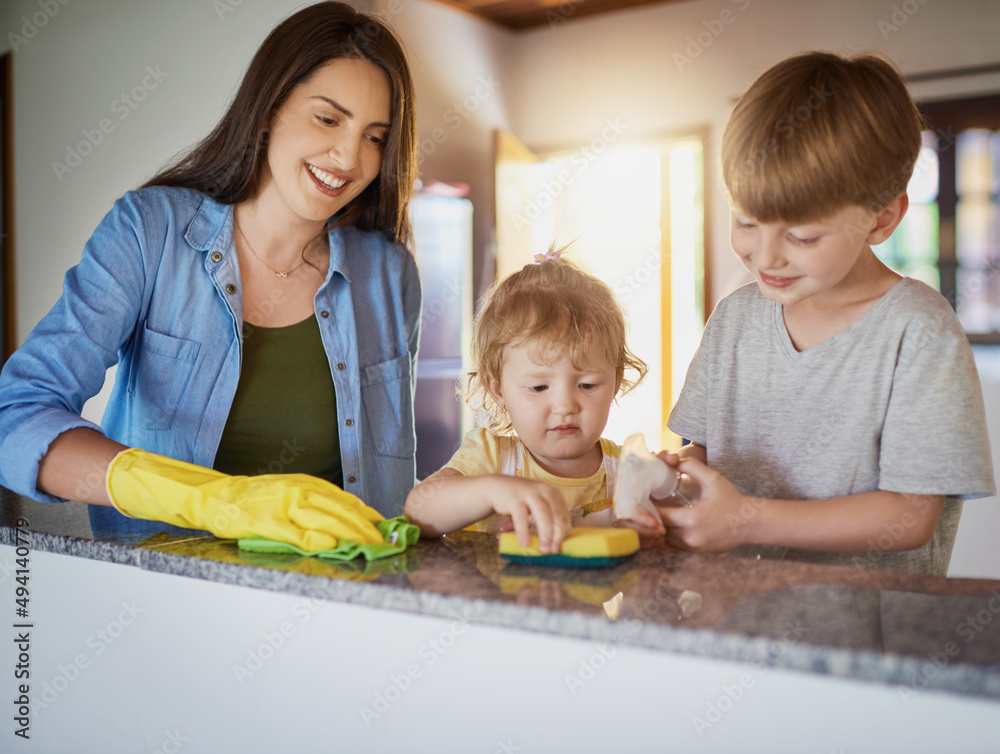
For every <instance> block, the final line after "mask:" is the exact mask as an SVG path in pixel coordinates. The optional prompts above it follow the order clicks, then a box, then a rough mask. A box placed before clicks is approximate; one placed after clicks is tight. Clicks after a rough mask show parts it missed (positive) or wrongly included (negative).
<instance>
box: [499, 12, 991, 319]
mask: <svg viewBox="0 0 1000 754" xmlns="http://www.w3.org/2000/svg"><path fill="white" fill-rule="evenodd" d="M567 5H570V4H565V3H564V4H563V6H567ZM563 6H560V7H563ZM899 6H905V7H906V8H912V9H915V12H914V13H913V14H912V15H906V14H905V12H903V11H902V8H900V12H901V13H903V15H902V16H895V22H894V15H893V14H894V11H893V8H894V7H899ZM569 12H570V14H571V11H569ZM900 18H902V19H905V22H904V23H902V24H899V23H898V21H899V19H900ZM727 19H728V20H729V23H726V20H727ZM891 27H896V29H897V30H895V31H894V30H893V29H892V28H891ZM997 39H1000V3H997V2H989V1H988V0H949V2H941V1H940V0H937V1H936V2H935V1H934V0H919V1H918V0H906V1H905V2H904V0H898V2H895V3H890V2H872V0H840V1H839V2H835V3H834V2H829V1H828V0H693V1H692V2H679V3H668V4H656V5H650V6H643V7H640V8H638V9H636V10H634V11H628V12H622V13H615V14H610V15H598V16H591V17H587V18H582V19H578V20H574V19H572V15H570V17H569V20H568V21H567V22H565V23H561V24H556V25H554V26H548V27H544V28H540V29H538V30H534V31H531V32H528V33H525V34H522V35H520V36H519V37H518V39H517V48H516V50H517V54H516V55H515V56H514V58H513V61H514V69H513V72H514V77H513V83H512V88H513V89H515V90H516V92H517V97H516V98H515V99H514V100H513V102H514V104H515V106H514V108H513V109H512V111H511V120H512V124H513V128H514V131H515V133H516V134H517V135H518V136H519V137H520V139H521V140H522V141H524V142H525V143H526V144H528V145H529V146H532V147H536V148H545V147H549V146H568V147H574V146H576V145H578V144H584V143H587V142H589V141H590V140H591V139H592V138H594V137H595V136H596V135H597V134H599V133H600V131H601V128H602V125H603V123H604V120H605V118H608V117H611V118H617V119H619V120H620V121H622V122H623V123H625V124H627V125H628V132H627V133H626V134H625V135H624V136H623V137H622V139H623V140H624V139H627V138H640V137H648V136H651V135H652V136H656V135H659V134H663V133H666V132H669V131H673V130H676V129H685V128H690V127H694V126H701V125H708V126H709V127H710V128H711V131H712V143H711V144H710V145H709V155H710V156H711V159H712V165H711V170H712V174H711V176H710V178H711V183H712V185H713V191H712V203H711V206H710V212H711V223H712V224H711V239H712V240H711V258H712V269H713V273H714V275H713V281H714V285H713V291H712V296H711V298H712V302H713V304H714V302H716V301H718V299H719V298H721V297H722V296H724V295H725V294H726V293H728V292H730V291H732V290H733V289H734V288H735V287H736V286H738V285H739V284H740V283H741V282H743V281H745V280H748V279H749V278H747V277H746V276H745V271H744V270H743V268H742V266H741V265H740V264H739V262H738V261H737V259H736V256H735V255H734V254H733V253H732V252H731V251H730V248H729V232H728V221H729V216H728V204H727V202H726V200H725V197H724V195H723V194H722V192H721V191H720V190H719V189H718V187H717V186H718V184H717V175H718V174H717V167H716V159H715V158H716V154H717V151H718V139H719V137H720V136H721V133H722V129H723V127H724V126H725V123H726V119H727V118H728V116H729V112H730V110H731V108H732V105H733V102H734V100H735V98H736V97H738V96H739V95H740V94H741V93H742V92H743V91H744V90H746V88H747V87H748V86H749V85H750V84H751V83H752V82H753V81H754V79H756V78H757V76H759V75H760V74H761V73H762V72H763V71H764V70H765V69H767V68H769V67H770V66H771V65H773V64H774V63H777V62H778V61H779V60H782V59H783V58H785V57H787V56H788V55H791V54H792V53H795V52H798V51H802V50H810V49H825V50H832V51H835V52H841V53H847V54H850V53H856V52H864V51H880V52H882V53H884V54H887V55H888V56H889V57H890V58H891V59H893V60H895V61H896V62H897V63H898V64H899V65H900V67H901V68H902V70H903V71H904V72H906V73H913V72H918V71H928V70H937V69H942V68H956V67H961V66H970V65H976V64H983V63H995V62H997V59H998V55H997V53H998V49H1000V48H998V45H997ZM705 42H708V44H707V45H703V44H702V43H705ZM685 58H686V59H685ZM987 90H988V91H998V90H1000V75H998V74H994V75H993V76H983V77H979V78H978V79H963V80H952V81H947V82H943V83H942V82H935V83H932V84H931V83H928V84H920V85H919V86H916V85H915V86H914V87H913V91H914V94H915V96H917V97H918V98H919V97H930V96H932V95H940V94H942V93H947V94H954V93H956V92H958V91H961V92H969V91H987Z"/></svg>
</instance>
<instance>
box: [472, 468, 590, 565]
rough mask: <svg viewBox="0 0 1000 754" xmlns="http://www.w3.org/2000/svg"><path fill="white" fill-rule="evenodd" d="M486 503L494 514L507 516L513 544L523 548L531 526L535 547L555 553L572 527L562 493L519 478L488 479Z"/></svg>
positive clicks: (541, 484) (545, 485)
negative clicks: (515, 535) (510, 526)
mask: <svg viewBox="0 0 1000 754" xmlns="http://www.w3.org/2000/svg"><path fill="white" fill-rule="evenodd" d="M491 482H492V487H491V491H492V493H491V495H490V503H491V504H492V506H493V510H495V511H496V512H497V513H504V514H507V515H509V516H510V518H511V523H512V524H513V525H514V531H515V532H517V541H518V542H520V543H521V545H522V546H524V547H527V546H528V544H530V542H531V531H530V527H531V524H534V525H535V528H536V529H537V530H538V545H539V547H540V548H541V550H542V552H544V553H557V552H559V551H560V549H561V548H562V543H563V540H564V539H566V537H568V536H569V533H570V530H571V528H572V523H571V521H570V515H569V509H568V508H567V507H566V499H565V498H564V497H563V495H562V493H561V492H560V491H559V490H558V489H556V488H555V487H553V486H552V485H551V484H547V483H546V482H536V481H534V480H532V479H522V478H520V477H508V476H497V477H494V478H493V479H491Z"/></svg>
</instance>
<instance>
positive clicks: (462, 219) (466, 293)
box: [410, 185, 473, 479]
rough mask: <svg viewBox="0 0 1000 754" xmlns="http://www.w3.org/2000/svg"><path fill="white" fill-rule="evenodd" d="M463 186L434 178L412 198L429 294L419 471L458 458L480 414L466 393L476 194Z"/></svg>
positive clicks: (421, 355) (418, 412)
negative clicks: (460, 391) (462, 392)
mask: <svg viewBox="0 0 1000 754" xmlns="http://www.w3.org/2000/svg"><path fill="white" fill-rule="evenodd" d="M442 192H445V193H442ZM460 192H461V189H458V190H457V191H456V189H455V188H454V187H446V188H441V187H438V188H435V187H434V186H433V185H432V186H428V187H425V188H422V189H421V190H420V191H419V192H418V193H417V194H416V195H415V196H414V198H413V200H412V203H411V205H410V217H411V221H412V223H413V237H414V255H415V257H416V261H417V267H418V268H419V270H420V282H421V285H422V287H423V300H424V305H423V313H422V316H421V335H420V350H419V352H418V354H417V390H416V397H415V399H414V414H415V421H416V432H417V478H418V479H425V478H426V477H428V476H429V475H430V474H432V473H434V472H435V471H437V470H438V469H439V468H441V467H442V466H443V465H444V464H445V463H446V462H447V461H448V459H449V458H451V456H452V454H453V453H454V452H455V451H456V450H457V449H458V446H459V444H460V443H461V440H462V436H463V434H464V433H465V432H466V431H468V429H470V428H471V427H472V421H473V414H472V412H471V411H470V410H469V409H468V408H467V406H466V404H465V402H464V401H463V400H462V398H461V397H460V396H459V394H458V388H459V386H460V384H461V380H462V376H463V369H464V365H465V364H467V363H468V354H469V345H470V343H471V340H472V308H473V301H472V202H470V201H469V200H468V199H466V198H464V196H460V195H458V196H456V195H455V194H456V193H460Z"/></svg>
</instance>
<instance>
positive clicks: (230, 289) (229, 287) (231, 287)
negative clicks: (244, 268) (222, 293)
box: [226, 283, 236, 295]
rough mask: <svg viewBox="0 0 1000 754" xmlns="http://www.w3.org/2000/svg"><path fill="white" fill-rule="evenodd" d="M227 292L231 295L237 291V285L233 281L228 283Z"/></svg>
mask: <svg viewBox="0 0 1000 754" xmlns="http://www.w3.org/2000/svg"><path fill="white" fill-rule="evenodd" d="M226 293H228V294H230V295H232V294H233V293H236V286H235V285H233V284H232V283H230V284H229V285H227V286H226Z"/></svg>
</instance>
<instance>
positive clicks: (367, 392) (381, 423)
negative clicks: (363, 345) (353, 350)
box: [361, 354, 416, 458]
mask: <svg viewBox="0 0 1000 754" xmlns="http://www.w3.org/2000/svg"><path fill="white" fill-rule="evenodd" d="M361 403H362V405H363V406H364V410H365V419H366V420H367V422H366V423H367V425H368V430H369V432H370V433H371V437H372V443H373V445H374V446H375V452H376V453H378V454H379V455H382V456H393V457H396V458H409V457H411V456H412V455H413V453H414V451H415V446H416V442H415V438H414V433H413V395H412V393H411V392H410V357H409V355H408V354H404V355H403V356H400V357H399V358H397V359H391V360H390V361H383V362H382V363H381V364H373V365H372V366H370V367H365V368H364V369H362V370H361Z"/></svg>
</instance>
